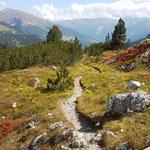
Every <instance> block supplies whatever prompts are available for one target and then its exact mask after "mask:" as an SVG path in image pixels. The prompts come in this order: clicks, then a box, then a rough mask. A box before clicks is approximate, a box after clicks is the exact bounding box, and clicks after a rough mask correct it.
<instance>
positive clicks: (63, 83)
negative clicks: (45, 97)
mask: <svg viewBox="0 0 150 150" xmlns="http://www.w3.org/2000/svg"><path fill="white" fill-rule="evenodd" d="M72 85H73V81H72V78H71V77H69V71H68V70H67V68H66V67H64V66H61V67H60V68H59V69H58V70H56V78H55V79H50V78H49V79H48V80H47V90H48V91H64V90H65V89H68V88H70V87H72Z"/></svg>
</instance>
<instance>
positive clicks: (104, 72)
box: [0, 52, 150, 150]
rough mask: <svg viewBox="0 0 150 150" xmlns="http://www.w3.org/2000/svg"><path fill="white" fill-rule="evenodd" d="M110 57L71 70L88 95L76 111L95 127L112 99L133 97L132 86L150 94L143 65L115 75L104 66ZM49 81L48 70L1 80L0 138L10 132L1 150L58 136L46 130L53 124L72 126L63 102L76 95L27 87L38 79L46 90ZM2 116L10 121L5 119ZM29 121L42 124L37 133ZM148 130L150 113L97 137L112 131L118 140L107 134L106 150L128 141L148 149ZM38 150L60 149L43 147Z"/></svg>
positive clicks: (107, 127) (113, 124) (110, 126)
mask: <svg viewBox="0 0 150 150" xmlns="http://www.w3.org/2000/svg"><path fill="white" fill-rule="evenodd" d="M112 55H115V54H114V53H113V52H107V53H104V54H103V56H101V57H100V58H99V60H98V62H96V63H94V59H93V58H92V61H91V59H90V58H87V57H84V58H83V59H82V60H81V61H80V62H79V63H77V64H75V65H74V66H71V67H69V70H70V72H71V76H72V77H73V78H75V77H78V76H81V77H82V84H83V88H84V91H83V96H81V97H80V98H79V99H78V104H77V108H78V110H79V112H81V113H82V114H84V115H85V116H87V117H89V118H90V119H91V120H93V121H95V122H97V121H98V120H99V119H100V118H101V117H102V116H103V115H104V114H105V112H106V109H107V103H108V101H109V98H110V96H112V95H115V94H117V93H127V92H132V91H131V90H126V86H127V83H128V81H130V80H138V81H140V82H141V83H145V85H143V86H142V87H141V89H142V90H143V91H146V92H148V93H150V77H149V71H148V70H145V69H144V67H143V66H142V65H141V64H140V67H138V68H136V69H135V70H133V71H131V72H128V73H125V72H121V71H119V70H117V69H116V66H115V65H106V64H104V63H103V62H104V60H105V59H108V58H110V56H112ZM48 77H50V78H53V77H55V72H54V71H53V70H51V69H50V68H44V67H33V68H29V69H25V70H13V71H8V72H4V73H1V74H0V85H1V86H0V93H1V94H0V133H3V132H2V131H1V130H2V129H4V130H3V131H7V132H5V133H4V137H3V138H2V139H1V140H0V150H4V149H8V150H16V149H19V147H20V146H21V145H24V146H27V145H29V144H30V142H31V141H32V140H33V139H34V138H35V136H37V135H38V134H39V133H43V132H45V131H47V133H48V135H49V136H48V137H51V136H52V135H53V134H55V133H56V132H59V131H57V130H56V131H53V132H51V131H49V130H48V126H49V125H50V124H51V123H54V122H57V121H63V122H64V123H65V124H66V125H67V126H71V124H70V123H68V122H67V121H66V119H65V117H64V115H62V111H61V109H60V107H59V101H60V100H64V99H66V98H68V97H69V96H70V95H71V94H72V90H66V91H64V92H53V93H51V92H49V93H42V92H41V91H40V89H35V88H33V87H30V86H29V84H28V82H29V81H30V80H31V79H33V78H38V79H39V80H40V81H41V86H42V87H46V81H47V78H48ZM14 102H16V103H17V108H15V109H14V110H13V109H12V104H13V103H14ZM95 112H96V113H95ZM48 113H52V114H53V116H52V117H50V116H48ZM93 114H94V115H93ZM3 116H4V117H6V118H5V119H3ZM30 120H38V121H39V122H40V124H39V125H38V126H37V127H36V128H35V129H28V128H26V127H25V125H24V124H27V122H28V121H30ZM24 122H25V123H24ZM5 125H7V128H6V127H5ZM20 125H21V126H20ZM149 125H150V110H146V111H144V112H141V113H132V114H127V115H125V116H123V117H122V118H120V119H116V120H111V121H107V122H105V123H104V125H103V128H100V129H99V132H101V133H102V134H103V133H105V131H112V132H114V134H115V135H116V137H111V136H106V135H105V134H103V135H104V136H103V140H102V145H103V146H104V147H105V149H106V150H113V149H115V147H116V146H117V145H118V144H119V143H121V142H124V141H128V142H129V143H130V144H131V145H132V147H133V149H135V150H141V149H143V148H145V147H148V146H150V128H149ZM122 130H123V132H121V131H122ZM39 149H40V150H41V149H42V150H44V149H50V150H51V149H60V148H59V147H55V148H52V147H50V146H49V145H43V146H42V147H39Z"/></svg>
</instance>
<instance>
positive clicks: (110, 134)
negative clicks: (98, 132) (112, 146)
mask: <svg viewBox="0 0 150 150" xmlns="http://www.w3.org/2000/svg"><path fill="white" fill-rule="evenodd" d="M106 134H107V135H108V136H113V137H116V135H115V134H114V133H113V132H112V131H106Z"/></svg>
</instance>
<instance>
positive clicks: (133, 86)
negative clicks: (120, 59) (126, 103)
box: [127, 80, 141, 90]
mask: <svg viewBox="0 0 150 150" xmlns="http://www.w3.org/2000/svg"><path fill="white" fill-rule="evenodd" d="M140 87H141V83H140V82H139V81H132V80H131V81H130V82H129V83H128V85H127V89H133V90H137V89H138V88H140Z"/></svg>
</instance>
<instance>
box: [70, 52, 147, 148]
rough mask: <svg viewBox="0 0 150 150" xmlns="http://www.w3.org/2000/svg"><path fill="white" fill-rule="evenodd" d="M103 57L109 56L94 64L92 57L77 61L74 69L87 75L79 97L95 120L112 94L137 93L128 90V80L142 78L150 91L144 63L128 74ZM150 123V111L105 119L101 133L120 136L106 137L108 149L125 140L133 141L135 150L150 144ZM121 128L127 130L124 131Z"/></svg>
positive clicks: (83, 109) (80, 104) (85, 111)
mask: <svg viewBox="0 0 150 150" xmlns="http://www.w3.org/2000/svg"><path fill="white" fill-rule="evenodd" d="M104 55H105V54H104ZM107 55H108V54H107ZM107 57H108V56H107ZM103 58H105V56H103V57H101V58H100V61H99V62H97V63H91V62H90V59H89V58H86V59H85V60H83V61H81V62H80V63H78V64H76V65H75V67H74V68H73V70H72V73H73V74H74V75H77V74H78V76H82V77H83V78H82V84H83V87H84V92H83V96H82V97H80V98H79V100H78V110H79V111H80V112H81V113H82V114H84V115H85V116H87V117H89V118H90V119H92V120H93V121H95V122H97V121H98V120H99V119H100V118H101V117H102V116H103V115H104V114H105V112H106V109H107V103H108V101H109V98H110V96H113V95H115V94H117V93H128V92H133V91H131V90H127V89H126V86H127V83H128V81H130V80H138V81H140V82H141V83H145V85H143V86H142V87H141V90H143V91H146V92H148V93H150V76H149V74H150V72H149V71H148V70H147V71H146V70H145V69H144V68H143V67H141V66H140V67H138V68H136V69H135V70H133V71H131V72H128V73H125V72H121V71H119V70H117V69H116V67H115V66H112V65H106V64H104V63H102V62H103ZM93 66H94V68H95V67H96V68H99V69H100V70H101V72H98V71H97V70H96V69H94V68H93ZM94 112H96V114H95V115H93V113H94ZM149 124H150V110H147V111H145V112H143V113H134V114H132V115H131V114H130V115H125V116H124V117H123V118H121V119H120V120H112V121H108V122H105V123H104V125H103V128H102V129H100V132H104V131H112V132H114V133H115V134H116V135H117V137H116V138H113V137H109V136H106V137H105V138H104V145H105V149H108V150H113V149H115V147H116V146H117V145H118V144H119V143H121V142H124V141H129V143H130V144H131V145H132V147H133V149H135V150H141V149H143V148H145V147H146V146H150V129H149ZM121 129H123V130H125V132H124V133H121Z"/></svg>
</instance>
